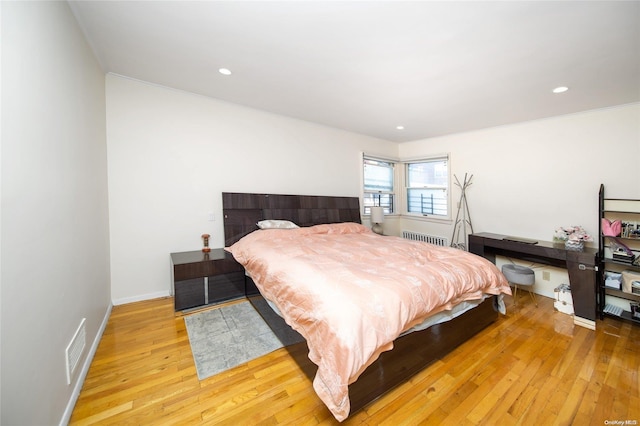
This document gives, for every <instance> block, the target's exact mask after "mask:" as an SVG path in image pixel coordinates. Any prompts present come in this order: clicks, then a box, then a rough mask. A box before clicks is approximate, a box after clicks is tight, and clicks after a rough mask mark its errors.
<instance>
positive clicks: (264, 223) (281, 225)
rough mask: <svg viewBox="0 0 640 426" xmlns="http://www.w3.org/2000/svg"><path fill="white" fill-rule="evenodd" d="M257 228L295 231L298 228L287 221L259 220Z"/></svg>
mask: <svg viewBox="0 0 640 426" xmlns="http://www.w3.org/2000/svg"><path fill="white" fill-rule="evenodd" d="M258 228H260V229H295V228H300V227H299V226H298V225H296V224H295V223H293V222H291V221H289V220H275V219H270V220H261V221H260V222H258Z"/></svg>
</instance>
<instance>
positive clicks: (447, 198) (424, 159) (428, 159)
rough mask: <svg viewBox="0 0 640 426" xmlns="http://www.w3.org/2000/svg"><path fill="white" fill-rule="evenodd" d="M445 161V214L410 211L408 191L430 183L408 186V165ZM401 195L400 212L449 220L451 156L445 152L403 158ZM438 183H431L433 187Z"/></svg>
mask: <svg viewBox="0 0 640 426" xmlns="http://www.w3.org/2000/svg"><path fill="white" fill-rule="evenodd" d="M440 161H446V164H447V173H446V179H447V182H446V188H445V190H446V196H445V197H444V198H445V205H446V214H445V215H443V214H435V213H430V214H429V213H421V212H410V211H409V199H410V197H409V192H410V191H411V190H415V189H420V188H425V189H426V188H429V186H431V185H426V186H410V185H409V168H410V165H413V164H420V163H430V162H440ZM402 164H403V182H402V183H403V187H404V190H403V195H404V198H405V200H404V203H403V211H402V214H404V215H406V216H408V217H411V218H425V219H430V220H437V221H451V217H452V216H451V213H452V212H451V192H452V191H451V156H450V155H449V154H448V153H447V154H438V155H433V156H427V157H420V158H413V159H410V160H403V161H402ZM439 186H440V185H433V189H438V187H439Z"/></svg>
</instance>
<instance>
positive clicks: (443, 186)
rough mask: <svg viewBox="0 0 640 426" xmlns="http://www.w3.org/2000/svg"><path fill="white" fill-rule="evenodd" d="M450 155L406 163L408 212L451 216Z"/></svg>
mask: <svg viewBox="0 0 640 426" xmlns="http://www.w3.org/2000/svg"><path fill="white" fill-rule="evenodd" d="M448 163H449V157H448V156H443V157H437V158H430V159H425V160H418V161H415V162H409V163H406V164H405V167H406V169H405V171H406V173H405V179H406V187H407V212H409V213H417V214H421V215H424V216H427V215H428V216H444V217H448V216H449V167H448Z"/></svg>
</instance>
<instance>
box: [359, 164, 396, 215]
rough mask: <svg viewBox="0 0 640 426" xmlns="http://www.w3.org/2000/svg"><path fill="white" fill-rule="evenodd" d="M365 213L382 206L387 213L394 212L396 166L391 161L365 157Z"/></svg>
mask: <svg viewBox="0 0 640 426" xmlns="http://www.w3.org/2000/svg"><path fill="white" fill-rule="evenodd" d="M363 162H364V167H363V169H364V197H363V206H364V214H365V215H367V214H371V207H373V206H382V207H383V208H384V212H385V214H390V213H393V212H394V205H393V201H394V200H393V198H394V193H395V189H394V188H395V187H394V185H395V183H394V166H395V164H394V163H393V162H391V161H386V160H379V159H375V158H370V157H364V159H363Z"/></svg>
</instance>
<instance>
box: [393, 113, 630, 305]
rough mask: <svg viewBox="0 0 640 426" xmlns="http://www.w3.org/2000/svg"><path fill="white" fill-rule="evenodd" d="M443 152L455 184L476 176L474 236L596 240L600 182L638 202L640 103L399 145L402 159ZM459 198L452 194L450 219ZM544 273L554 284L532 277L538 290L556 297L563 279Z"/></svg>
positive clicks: (421, 226) (426, 226) (432, 228)
mask: <svg viewBox="0 0 640 426" xmlns="http://www.w3.org/2000/svg"><path fill="white" fill-rule="evenodd" d="M442 152H449V153H450V154H451V168H452V173H453V174H455V175H456V176H458V178H459V179H460V181H462V179H463V177H464V174H465V173H468V174H469V175H471V174H473V180H472V185H471V186H470V187H469V189H468V191H467V199H468V203H469V211H470V216H471V222H472V224H473V230H474V231H475V232H495V233H499V234H507V235H518V236H522V237H529V238H534V239H538V240H546V241H550V240H551V239H552V236H553V231H554V230H555V229H556V228H557V227H559V226H570V225H582V226H584V227H585V228H586V229H587V230H588V231H590V232H592V233H594V234H597V232H598V190H599V187H600V184H601V183H603V184H604V185H605V193H606V196H607V197H612V198H614V197H619V198H640V186H639V185H638V183H639V182H640V167H638V158H640V104H630V105H623V106H619V107H615V108H607V109H600V110H594V111H587V112H583V113H579V114H572V115H566V116H559V117H554V118H549V119H544V120H537V121H531V122H526V123H520V124H515V125H510V126H502V127H496V128H491V129H485V130H480V131H475V132H469V133H460V134H455V135H450V136H445V137H439V138H432V139H426V140H420V141H414V142H409V143H403V144H400V145H399V156H400V158H413V157H420V156H423V155H429V154H435V153H442ZM459 197H460V191H459V188H458V187H454V190H453V204H454V206H453V208H454V218H455V211H456V210H457V209H456V206H455V204H456V202H457V201H458V199H459ZM403 227H404V228H406V229H412V230H419V231H423V232H427V233H432V234H434V235H443V236H447V237H450V236H451V233H452V231H453V225H451V224H444V225H442V224H434V223H429V222H418V221H409V220H404V221H403ZM596 244H597V243H596ZM548 269H550V270H551V272H552V280H551V281H550V282H548V283H543V282H541V280H540V278H539V277H537V278H538V280H537V283H536V285H537V286H539V288H538V289H537V290H536V291H537V292H539V293H542V294H546V295H548V296H553V288H554V287H555V286H556V285H557V284H559V282H558V281H562V282H567V281H566V273H565V275H563V274H562V271H557V270H554V269H553V268H548ZM553 277H556V278H555V279H554V278H553ZM545 284H546V285H545Z"/></svg>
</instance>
